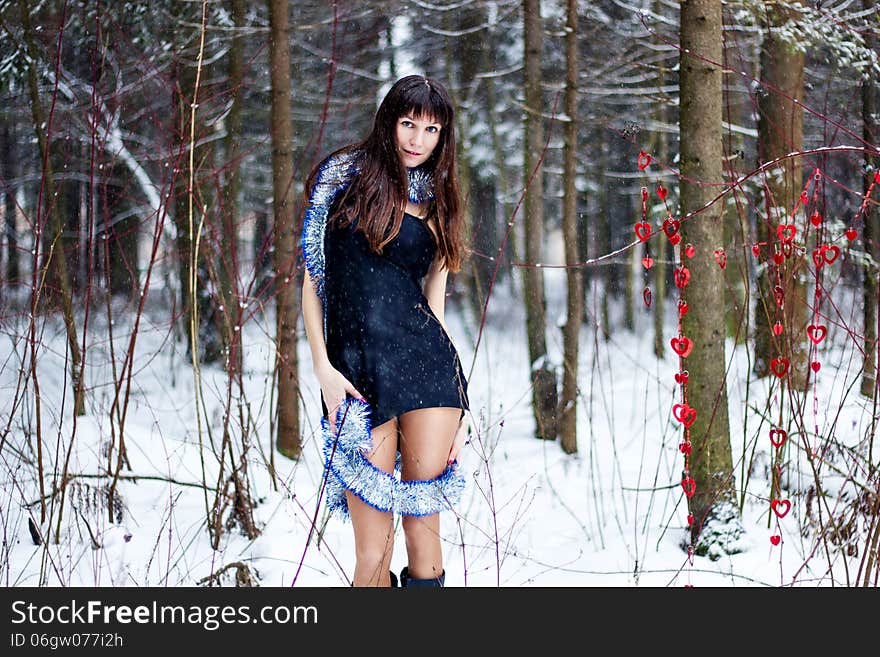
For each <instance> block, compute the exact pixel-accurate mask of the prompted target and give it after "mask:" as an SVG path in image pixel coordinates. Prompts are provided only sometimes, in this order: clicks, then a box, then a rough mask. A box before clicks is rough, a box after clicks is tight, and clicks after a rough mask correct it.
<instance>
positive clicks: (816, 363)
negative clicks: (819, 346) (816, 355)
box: [810, 360, 822, 372]
mask: <svg viewBox="0 0 880 657" xmlns="http://www.w3.org/2000/svg"><path fill="white" fill-rule="evenodd" d="M821 367H822V363H820V362H819V361H818V360H814V361H813V362H812V363H810V369H811V370H813V371H814V372H818V371H819V368H821Z"/></svg>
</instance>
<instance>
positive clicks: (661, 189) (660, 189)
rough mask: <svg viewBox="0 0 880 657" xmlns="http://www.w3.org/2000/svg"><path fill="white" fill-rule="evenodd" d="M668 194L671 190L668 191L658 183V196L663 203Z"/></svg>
mask: <svg viewBox="0 0 880 657" xmlns="http://www.w3.org/2000/svg"><path fill="white" fill-rule="evenodd" d="M668 193H669V190H667V189H666V188H665V187H664V186H663V185H661V184H660V183H657V196H659V197H660V200H661V201H665V200H666V195H667V194H668Z"/></svg>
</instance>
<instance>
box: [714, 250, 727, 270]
mask: <svg viewBox="0 0 880 657" xmlns="http://www.w3.org/2000/svg"><path fill="white" fill-rule="evenodd" d="M715 262H717V263H718V266H719V267H721V269H724V267H725V266H726V265H727V254H726V253H725V252H724V249H715Z"/></svg>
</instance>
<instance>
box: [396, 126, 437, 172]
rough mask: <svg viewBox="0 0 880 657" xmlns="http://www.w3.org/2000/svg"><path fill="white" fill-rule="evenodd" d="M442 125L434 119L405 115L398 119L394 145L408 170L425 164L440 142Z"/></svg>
mask: <svg viewBox="0 0 880 657" xmlns="http://www.w3.org/2000/svg"><path fill="white" fill-rule="evenodd" d="M440 130H441V125H440V124H439V123H438V122H436V121H434V119H433V117H425V116H418V117H417V116H412V115H411V114H404V115H403V116H401V117H400V118H399V119H397V129H396V130H395V132H394V145H395V146H396V147H397V153H398V155H400V159H401V160H402V161H403V164H404V166H406V167H408V168H413V167H417V166H419V165H420V164H424V163H425V162H426V161H427V160H428V158H429V157H431V153H433V152H434V149H435V148H436V147H437V142H439V141H440Z"/></svg>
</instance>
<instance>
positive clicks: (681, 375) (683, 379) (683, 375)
mask: <svg viewBox="0 0 880 657" xmlns="http://www.w3.org/2000/svg"><path fill="white" fill-rule="evenodd" d="M688 376H689V375H688V371H687V370H683V371H681V372H676V373H675V382H676V383H687V382H688Z"/></svg>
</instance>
